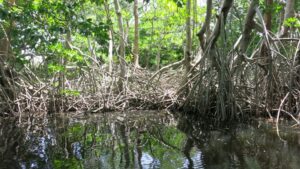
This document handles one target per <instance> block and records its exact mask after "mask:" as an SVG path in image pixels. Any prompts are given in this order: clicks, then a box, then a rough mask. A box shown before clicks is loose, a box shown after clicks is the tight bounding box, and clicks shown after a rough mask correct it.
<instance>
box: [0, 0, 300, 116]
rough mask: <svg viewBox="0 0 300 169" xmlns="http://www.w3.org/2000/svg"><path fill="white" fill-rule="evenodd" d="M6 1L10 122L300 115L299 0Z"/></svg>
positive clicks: (4, 104) (2, 74)
mask: <svg viewBox="0 0 300 169" xmlns="http://www.w3.org/2000/svg"><path fill="white" fill-rule="evenodd" d="M0 2H1V4H0V114H1V115H5V116H7V115H16V116H23V115H28V114H34V113H40V112H48V113H54V112H69V111H79V112H91V113H97V112H106V111H119V110H128V109H166V108H167V109H172V110H181V111H183V112H186V113H190V114H197V115H201V116H205V117H207V118H209V119H215V120H217V121H225V120H232V119H237V118H240V117H243V116H248V115H258V116H270V117H271V116H275V115H277V120H278V118H279V117H280V115H281V114H285V115H287V116H292V117H293V118H295V120H297V116H299V113H300V39H299V29H300V13H299V11H300V2H299V1H295V0H286V1H281V0H251V1H250V0H249V1H242V0H236V1H234V0H222V1H220V2H219V1H213V0H206V1H203V0H198V1H197V0H143V1H142V0H99V1H97V0H72V1H71V0H52V1H45V0H32V1H23V0H18V1H16V0H2V1H0Z"/></svg>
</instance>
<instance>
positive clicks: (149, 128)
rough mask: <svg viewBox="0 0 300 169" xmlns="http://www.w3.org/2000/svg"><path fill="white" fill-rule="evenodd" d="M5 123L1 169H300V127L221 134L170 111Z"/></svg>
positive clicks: (258, 125)
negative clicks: (174, 114) (176, 116)
mask: <svg viewBox="0 0 300 169" xmlns="http://www.w3.org/2000/svg"><path fill="white" fill-rule="evenodd" d="M21 121H22V123H20V119H14V118H1V119H0V168H1V169H10V168H12V169H14V168H21V169H52V168H55V169H61V168H63V169H77V168H78V169H81V168H84V169H94V168H95V169H98V168H99V169H119V168H120V169H123V168H124V169H126V168H128V169H134V168H137V169H138V168H143V169H158V168H161V169H176V168H178V169H184V168H195V169H227V168H228V169H298V168H300V129H299V128H292V127H291V123H289V122H283V123H285V124H281V125H280V136H281V138H279V137H278V135H277V132H276V128H275V126H274V125H273V124H270V123H266V122H262V121H259V122H253V123H251V124H247V125H245V124H238V125H235V126H232V127H230V126H229V127H228V128H227V127H226V128H222V129H218V128H213V127H212V126H205V123H203V122H201V121H197V120H194V119H191V118H190V117H181V118H177V119H176V118H174V117H173V115H171V114H169V113H166V112H147V111H143V112H127V113H109V114H96V115H74V114H72V115H71V114H69V115H53V116H52V117H50V116H48V117H46V116H41V117H39V118H37V117H35V118H30V117H28V118H24V119H21Z"/></svg>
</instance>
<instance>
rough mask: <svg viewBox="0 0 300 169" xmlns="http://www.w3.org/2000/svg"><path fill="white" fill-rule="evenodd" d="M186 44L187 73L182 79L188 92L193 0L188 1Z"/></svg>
mask: <svg viewBox="0 0 300 169" xmlns="http://www.w3.org/2000/svg"><path fill="white" fill-rule="evenodd" d="M186 14H187V17H186V46H185V50H184V61H183V64H184V68H185V75H184V78H183V81H182V85H183V86H186V87H185V89H184V93H185V94H188V92H189V86H188V85H185V84H186V83H187V82H188V76H189V73H190V70H191V67H192V66H191V55H192V31H191V0H187V2H186Z"/></svg>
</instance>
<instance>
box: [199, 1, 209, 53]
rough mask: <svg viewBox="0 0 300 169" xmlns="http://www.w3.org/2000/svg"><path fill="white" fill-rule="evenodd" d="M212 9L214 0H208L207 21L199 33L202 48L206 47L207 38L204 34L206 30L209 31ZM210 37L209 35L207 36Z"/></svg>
mask: <svg viewBox="0 0 300 169" xmlns="http://www.w3.org/2000/svg"><path fill="white" fill-rule="evenodd" d="M211 11H212V0H207V1H206V16H205V21H204V24H203V26H202V28H201V29H200V31H199V32H198V33H197V36H198V38H199V41H200V46H201V48H202V50H204V49H205V46H206V45H205V44H206V41H205V38H204V34H205V33H206V32H209V24H210V20H211ZM207 37H209V35H208V36H207Z"/></svg>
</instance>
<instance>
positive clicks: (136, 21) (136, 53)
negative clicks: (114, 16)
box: [133, 0, 139, 68]
mask: <svg viewBox="0 0 300 169" xmlns="http://www.w3.org/2000/svg"><path fill="white" fill-rule="evenodd" d="M133 13H134V44H133V57H134V67H135V68H137V67H139V15H138V0H134V5H133Z"/></svg>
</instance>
